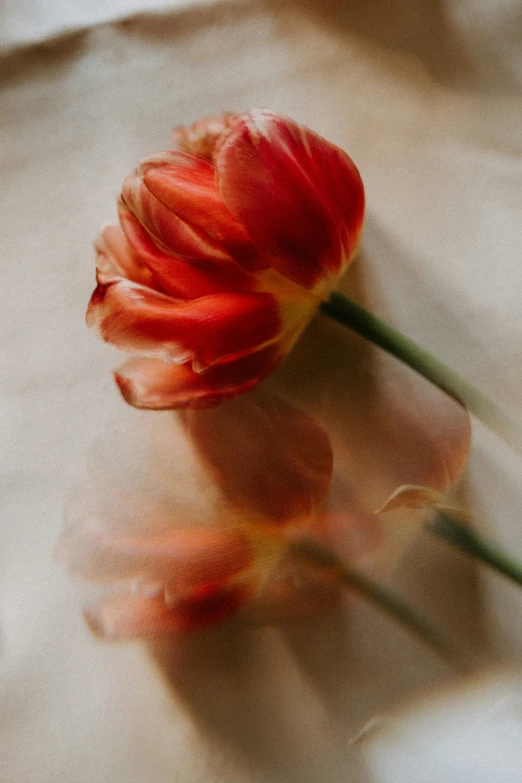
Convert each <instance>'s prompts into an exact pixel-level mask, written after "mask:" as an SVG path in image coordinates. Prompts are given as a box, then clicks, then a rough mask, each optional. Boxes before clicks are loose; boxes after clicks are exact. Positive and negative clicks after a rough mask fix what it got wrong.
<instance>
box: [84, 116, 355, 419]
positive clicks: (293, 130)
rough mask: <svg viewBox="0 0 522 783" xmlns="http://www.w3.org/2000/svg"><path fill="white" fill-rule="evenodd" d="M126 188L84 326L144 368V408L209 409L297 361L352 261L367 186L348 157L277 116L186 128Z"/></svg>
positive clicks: (138, 398)
mask: <svg viewBox="0 0 522 783" xmlns="http://www.w3.org/2000/svg"><path fill="white" fill-rule="evenodd" d="M174 136H175V141H176V143H177V145H178V147H179V148H180V149H177V150H174V151H168V152H164V153H160V154H158V155H153V156H151V157H149V158H147V159H146V160H144V161H143V162H142V163H141V164H140V165H139V167H138V168H137V169H136V171H135V172H134V173H133V174H131V175H130V176H129V177H128V178H127V179H126V180H125V182H124V184H123V189H122V194H121V197H120V199H119V202H118V210H119V225H109V226H107V227H106V228H105V229H104V230H103V231H102V233H101V235H100V237H99V238H98V240H97V242H96V251H97V282H98V285H97V288H96V290H95V291H94V294H93V296H92V298H91V302H90V304H89V308H88V312H87V322H88V324H89V325H90V326H92V327H94V328H95V329H96V330H97V332H98V333H99V335H100V336H101V337H102V339H103V340H105V341H107V342H109V343H112V344H113V345H114V346H116V347H117V348H119V349H121V350H122V351H125V352H127V353H129V354H132V355H133V358H132V359H130V360H129V361H127V362H126V363H125V364H124V365H123V367H121V368H120V369H119V370H118V372H117V373H116V380H117V383H118V385H119V387H120V390H121V392H122V394H123V396H124V398H125V399H126V400H127V402H129V403H130V404H132V405H135V406H136V407H139V408H153V409H161V408H164V409H165V408H183V407H199V406H210V405H213V404H216V403H218V402H220V401H221V400H223V399H224V398H226V397H231V396H235V395H237V394H240V393H242V392H245V391H247V390H249V389H251V388H253V387H254V386H255V385H256V384H257V383H258V382H259V381H260V380H262V379H263V378H264V377H266V376H267V375H268V374H269V373H271V372H272V371H273V370H274V369H275V368H276V367H277V366H278V364H279V363H280V362H281V361H282V359H284V357H285V356H286V355H287V354H288V352H289V351H290V350H291V348H292V346H293V345H294V344H295V342H296V341H297V339H298V338H299V336H300V335H301V333H302V332H303V330H304V329H305V327H306V326H307V324H308V323H309V322H310V320H311V319H312V317H313V315H314V314H315V312H316V310H317V309H318V307H319V305H320V304H321V302H322V301H324V300H325V299H327V298H328V296H329V295H330V293H331V291H332V290H333V289H334V287H335V286H336V284H337V281H338V280H339V278H340V277H341V276H342V274H343V273H344V271H345V270H346V268H347V266H348V264H349V263H350V261H351V260H352V258H353V256H354V253H355V250H356V247H357V243H358V239H359V235H360V231H361V227H362V221H363V214H364V190H363V185H362V181H361V178H360V175H359V172H358V171H357V168H356V167H355V165H354V163H353V162H352V160H351V159H350V158H349V156H348V155H347V154H346V153H345V152H343V151H342V150H341V149H339V148H338V147H336V146H334V145H333V144H330V143H328V142H327V141H325V140H324V139H322V138H321V137H320V136H318V135H317V134H316V133H314V132H312V131H310V130H308V129H307V128H305V127H304V126H302V125H299V124H297V123H295V122H293V121H291V120H289V119H286V118H282V117H279V116H277V115H276V114H273V113H272V112H268V111H250V112H247V113H246V114H242V115H239V116H235V115H232V114H226V115H223V117H221V118H211V119H208V120H201V121H199V122H197V123H195V125H193V126H192V127H191V128H188V129H177V130H176V131H175V134H174Z"/></svg>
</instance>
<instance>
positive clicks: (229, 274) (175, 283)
mask: <svg viewBox="0 0 522 783" xmlns="http://www.w3.org/2000/svg"><path fill="white" fill-rule="evenodd" d="M118 210H119V215H120V223H121V226H122V228H123V231H124V232H125V236H126V237H127V241H128V243H129V244H130V246H131V247H132V250H133V252H134V254H135V256H136V257H137V258H138V259H139V260H140V261H141V262H142V263H143V264H145V266H146V267H148V269H150V270H151V271H152V272H153V273H154V277H155V280H156V281H157V282H158V284H159V285H158V286H153V287H156V288H157V287H160V288H161V289H162V290H163V291H164V292H165V293H167V294H169V295H170V296H173V297H176V298H180V299H197V298H199V297H201V296H207V295H208V294H215V293H219V292H221V291H252V290H253V289H254V287H255V285H256V281H255V278H254V277H253V276H252V275H251V274H249V273H248V272H246V271H245V270H244V269H242V268H241V267H240V266H239V265H238V264H236V263H235V262H231V261H230V262H222V263H218V262H216V261H198V262H197V263H196V262H193V261H187V260H186V259H182V258H176V257H175V256H173V255H171V254H170V253H167V252H164V251H163V250H161V249H160V248H159V247H158V245H156V244H155V243H154V242H153V240H152V238H151V237H150V235H149V234H148V233H147V232H146V231H145V229H144V228H143V226H142V225H141V224H140V222H139V221H138V220H137V219H136V218H135V217H134V215H133V214H132V212H130V210H129V209H127V207H126V206H125V205H124V204H123V202H121V201H120V203H119V205H118ZM127 277H129V278H130V275H127ZM130 279H134V278H130ZM102 282H103V281H102Z"/></svg>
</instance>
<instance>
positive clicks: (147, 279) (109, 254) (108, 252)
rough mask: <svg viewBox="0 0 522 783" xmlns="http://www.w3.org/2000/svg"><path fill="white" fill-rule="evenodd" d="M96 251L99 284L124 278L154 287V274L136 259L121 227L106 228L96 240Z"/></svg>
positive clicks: (111, 226)
mask: <svg viewBox="0 0 522 783" xmlns="http://www.w3.org/2000/svg"><path fill="white" fill-rule="evenodd" d="M94 249H95V250H96V254H97V255H96V279H97V281H98V283H102V284H103V283H108V282H109V280H113V279H114V278H115V277H124V278H127V279H128V280H132V281H133V282H135V283H140V284H141V285H154V277H153V275H152V273H151V272H150V270H149V269H148V268H147V267H146V266H143V264H142V263H140V262H139V261H138V260H137V259H136V258H135V256H134V253H133V252H132V248H131V247H130V246H129V243H128V242H127V240H126V238H125V234H124V233H123V231H122V229H121V227H120V226H118V225H109V226H105V228H103V229H102V231H101V233H100V235H99V236H98V237H97V238H96V241H95V243H94Z"/></svg>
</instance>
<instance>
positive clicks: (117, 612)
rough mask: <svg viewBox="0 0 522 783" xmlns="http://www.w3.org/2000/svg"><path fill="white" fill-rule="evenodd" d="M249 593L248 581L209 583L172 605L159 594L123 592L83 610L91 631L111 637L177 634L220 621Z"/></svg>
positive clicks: (241, 603)
mask: <svg viewBox="0 0 522 783" xmlns="http://www.w3.org/2000/svg"><path fill="white" fill-rule="evenodd" d="M251 594H252V593H251V589H250V588H249V586H248V585H240V586H230V587H222V586H214V585H209V586H206V587H205V588H202V589H201V590H200V591H198V592H196V593H195V594H194V595H192V596H190V598H187V599H186V600H185V601H183V602H180V603H179V604H177V605H175V606H167V604H166V603H165V601H164V600H163V599H162V598H150V599H147V598H140V597H138V596H133V595H123V596H118V597H116V598H113V599H108V600H106V601H103V602H101V603H99V604H98V605H96V606H94V607H92V608H91V609H89V610H87V611H86V612H85V613H84V614H85V618H86V620H87V623H88V625H89V627H90V628H91V630H92V631H93V632H94V633H95V634H97V635H98V636H103V637H105V638H108V639H112V640H116V639H121V640H123V639H142V638H152V637H156V636H165V635H171V634H173V635H180V634H185V633H188V632H190V631H195V630H198V629H202V628H206V627H207V626H209V625H213V624H215V623H219V622H223V621H224V620H226V619H227V618H228V617H231V616H232V615H234V614H235V613H236V612H237V611H238V610H239V609H240V608H241V607H242V606H243V605H244V604H245V603H247V602H248V600H249V599H250V597H251Z"/></svg>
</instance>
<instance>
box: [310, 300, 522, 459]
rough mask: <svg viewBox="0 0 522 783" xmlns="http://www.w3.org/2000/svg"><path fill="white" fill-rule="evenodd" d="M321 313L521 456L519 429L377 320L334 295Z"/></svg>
mask: <svg viewBox="0 0 522 783" xmlns="http://www.w3.org/2000/svg"><path fill="white" fill-rule="evenodd" d="M321 310H322V312H323V313H324V314H325V315H327V316H328V317H329V318H332V319H333V320H334V321H338V322H339V323H341V324H343V325H344V326H347V327H348V328H349V329H353V331H355V332H357V333H358V334H360V335H361V336H362V337H364V338H365V339H367V340H369V341H370V342H372V343H375V345H378V346H379V347H380V348H383V349H384V350H385V351H388V353H391V354H392V355H393V356H396V357H397V358H398V359H400V360H401V361H403V362H404V363H405V364H407V365H409V366H410V367H412V368H413V369H414V370H416V371H417V372H418V373H420V374H421V375H423V376H424V377H425V378H427V379H428V380H429V381H431V382H432V383H434V384H435V385H436V386H439V387H440V388H441V389H443V390H444V391H445V392H446V393H447V394H449V395H450V396H451V397H454V398H455V399H456V400H457V401H458V402H460V403H461V404H462V405H464V406H465V407H466V408H467V409H468V410H469V411H470V413H472V414H474V415H475V416H476V417H477V419H479V420H480V421H481V422H483V424H485V425H486V426H487V427H489V428H490V429H492V430H493V431H494V432H496V433H497V434H498V435H499V436H500V437H501V438H503V440H504V441H505V442H506V443H508V444H509V445H510V446H511V447H512V448H513V449H514V450H515V451H516V452H518V453H519V454H521V455H522V427H521V426H520V425H519V424H518V422H516V421H514V420H513V419H511V418H510V417H509V416H507V415H506V414H505V413H504V412H503V411H502V409H501V408H499V406H498V405H497V404H496V403H495V402H493V400H491V399H490V398H489V397H487V396H486V395H485V394H483V393H482V392H481V391H480V389H477V387H476V386H473V384H471V383H469V382H468V381H466V380H465V379H464V378H462V376H460V375H459V374H458V373H457V372H455V371H454V370H452V369H451V368H450V367H447V366H446V365H445V364H443V363H442V362H440V361H439V360H438V359H436V358H435V357H434V356H432V355H431V354H430V353H429V352H428V351H426V350H424V348H421V347H420V346H419V345H417V344H416V343H414V342H413V340H410V338H409V337H406V335H404V334H402V333H401V332H399V331H398V330H397V329H394V328H393V327H392V326H390V325H389V324H387V323H386V322H385V321H382V320H381V319H380V318H377V316H375V315H373V314H372V313H370V312H368V310H365V309H364V307H361V305H358V304H356V303H355V302H352V301H351V300H350V299H348V298H347V297H345V296H343V295H342V294H340V293H339V292H337V291H334V293H333V294H332V295H331V297H330V299H329V300H328V302H324V303H323V304H322V305H321Z"/></svg>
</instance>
